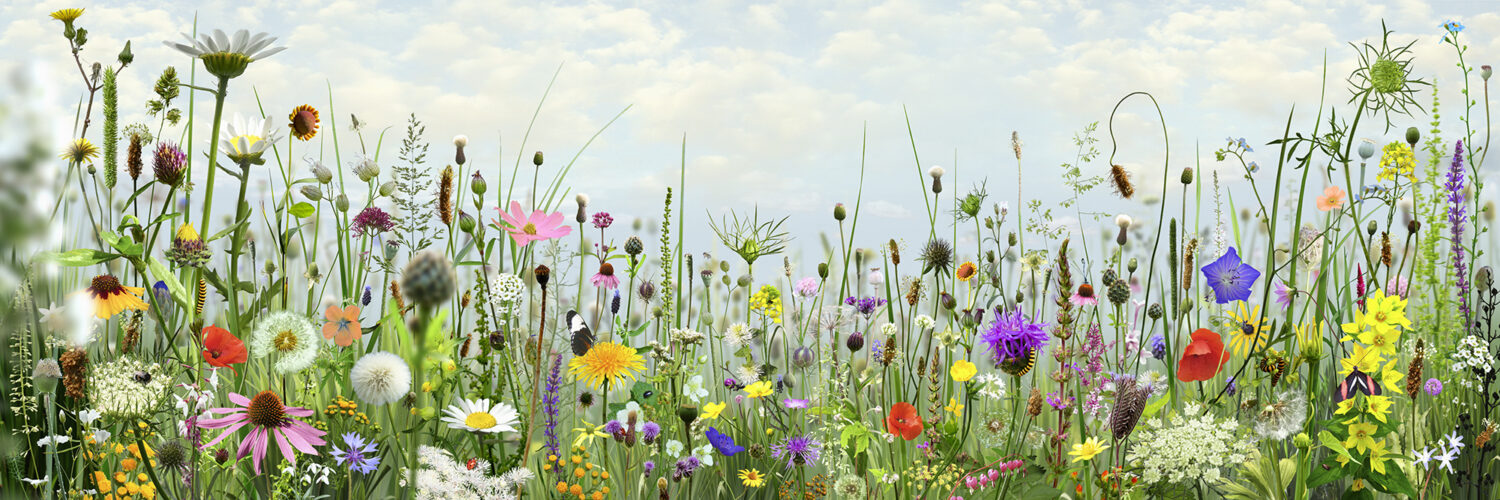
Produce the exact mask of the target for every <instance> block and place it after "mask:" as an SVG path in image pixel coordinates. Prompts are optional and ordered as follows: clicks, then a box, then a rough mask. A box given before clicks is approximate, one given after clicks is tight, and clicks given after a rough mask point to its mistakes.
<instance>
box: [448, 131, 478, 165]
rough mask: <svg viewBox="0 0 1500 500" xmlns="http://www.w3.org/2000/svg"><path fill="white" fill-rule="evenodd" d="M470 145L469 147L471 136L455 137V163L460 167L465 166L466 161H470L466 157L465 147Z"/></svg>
mask: <svg viewBox="0 0 1500 500" xmlns="http://www.w3.org/2000/svg"><path fill="white" fill-rule="evenodd" d="M468 145H469V136H467V135H457V136H453V149H455V150H456V151H455V152H454V153H453V163H457V164H459V165H463V164H464V162H465V161H468V159H467V158H465V157H464V146H468ZM476 175H477V174H476Z"/></svg>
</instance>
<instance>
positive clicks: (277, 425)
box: [198, 391, 326, 475]
mask: <svg viewBox="0 0 1500 500" xmlns="http://www.w3.org/2000/svg"><path fill="white" fill-rule="evenodd" d="M229 400H230V401H231V402H233V403H234V404H236V405H239V406H240V407H239V408H213V409H210V410H208V412H209V413H226V414H228V416H225V417H220V418H210V419H204V420H199V421H198V427H200V428H204V429H220V428H222V429H224V432H223V433H221V434H219V437H217V438H214V440H213V441H209V442H208V444H206V445H203V447H204V448H208V447H210V446H213V445H216V444H219V441H223V440H224V438H227V437H229V436H231V435H233V434H234V433H235V431H238V430H240V428H241V427H244V426H246V425H249V426H250V435H249V436H246V437H245V440H244V441H240V449H239V454H238V455H236V457H235V458H236V459H240V458H245V455H249V454H250V453H251V452H252V451H253V452H254V453H255V457H254V460H253V463H254V464H255V473H256V474H257V475H258V474H260V462H261V460H264V459H265V458H266V448H268V447H270V442H271V438H272V437H275V438H276V447H277V448H280V449H281V456H282V457H285V458H286V460H287V462H291V463H293V464H296V463H297V458H296V456H295V455H293V454H292V450H293V449H296V450H298V451H301V452H303V453H306V454H309V455H317V454H318V451H317V450H314V449H313V446H321V445H323V444H325V443H324V442H323V438H321V437H319V436H322V435H324V434H326V433H325V432H323V431H320V430H318V429H315V428H313V426H311V425H308V424H307V423H306V422H303V421H301V420H296V419H293V418H292V417H311V416H312V414H313V411H312V410H310V409H307V408H299V407H296V406H286V405H284V404H282V403H281V397H280V396H277V395H276V393H275V392H271V391H261V393H260V394H256V395H255V397H254V398H253V399H252V398H246V397H244V396H241V395H239V394H236V393H233V392H231V393H229Z"/></svg>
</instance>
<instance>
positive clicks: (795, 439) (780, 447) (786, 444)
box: [771, 435, 823, 469]
mask: <svg viewBox="0 0 1500 500" xmlns="http://www.w3.org/2000/svg"><path fill="white" fill-rule="evenodd" d="M822 451H823V443H822V442H819V441H818V440H817V438H814V437H812V436H805V435H804V436H791V437H788V438H786V441H783V442H781V443H779V444H776V445H772V446H771V456H773V457H776V458H785V459H786V468H788V469H790V468H792V467H793V466H797V465H804V466H806V465H813V464H815V463H817V461H818V457H819V456H820V454H821V453H822Z"/></svg>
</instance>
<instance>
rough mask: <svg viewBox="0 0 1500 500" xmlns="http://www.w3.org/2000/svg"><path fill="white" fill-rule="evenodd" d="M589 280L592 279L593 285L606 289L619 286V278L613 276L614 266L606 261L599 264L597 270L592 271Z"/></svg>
mask: <svg viewBox="0 0 1500 500" xmlns="http://www.w3.org/2000/svg"><path fill="white" fill-rule="evenodd" d="M589 281H592V282H593V283H594V286H595V287H603V288H604V289H606V290H613V289H616V288H619V287H620V278H616V277H615V266H614V264H610V263H608V262H605V263H603V264H599V272H597V273H594V277H593V278H592V279H590V280H589Z"/></svg>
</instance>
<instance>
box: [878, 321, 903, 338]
mask: <svg viewBox="0 0 1500 500" xmlns="http://www.w3.org/2000/svg"><path fill="white" fill-rule="evenodd" d="M899 329H900V328H899V327H897V326H896V324H895V323H886V324H883V325H880V334H881V335H884V336H887V337H894V336H896V333H897V331H898V330H899Z"/></svg>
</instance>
